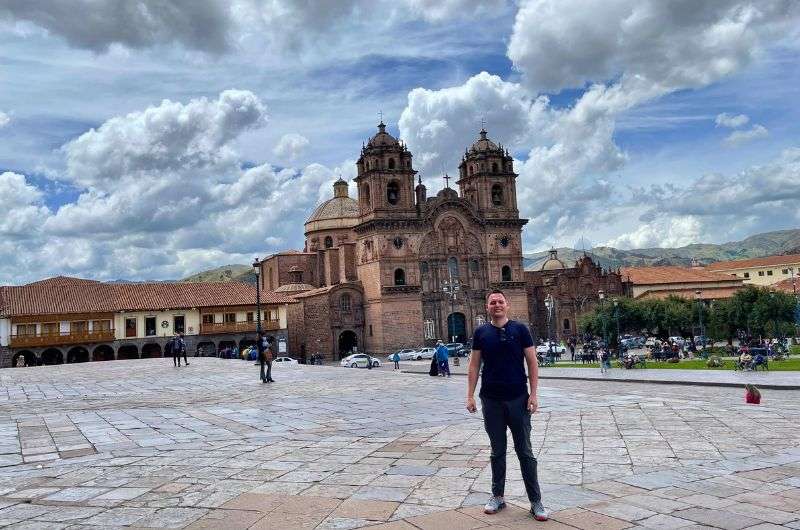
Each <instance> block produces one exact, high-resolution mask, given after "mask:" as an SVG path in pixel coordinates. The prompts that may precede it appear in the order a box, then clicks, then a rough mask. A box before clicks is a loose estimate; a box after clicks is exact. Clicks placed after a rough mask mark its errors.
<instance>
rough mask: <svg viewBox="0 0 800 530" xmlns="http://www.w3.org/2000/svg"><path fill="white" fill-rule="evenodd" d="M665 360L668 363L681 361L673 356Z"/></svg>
mask: <svg viewBox="0 0 800 530" xmlns="http://www.w3.org/2000/svg"><path fill="white" fill-rule="evenodd" d="M667 362H668V363H679V362H681V360H680V359H678V358H677V357H673V358H671V359H667Z"/></svg>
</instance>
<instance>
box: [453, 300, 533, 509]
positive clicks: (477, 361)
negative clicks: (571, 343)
mask: <svg viewBox="0 0 800 530" xmlns="http://www.w3.org/2000/svg"><path fill="white" fill-rule="evenodd" d="M509 307H510V306H509V304H508V299H507V298H506V296H505V294H504V293H503V291H500V290H498V289H495V290H493V291H491V292H490V293H489V296H488V297H487V299H486V312H487V313H488V314H489V316H490V318H491V322H487V323H486V324H483V325H482V326H480V327H478V328H477V329H476V330H475V333H474V335H473V340H472V353H471V355H470V360H469V372H468V377H467V399H466V406H467V410H468V411H469V412H475V411H477V410H478V407H477V406H476V404H475V396H474V394H475V387H476V386H477V385H478V373H479V371H480V370H481V363H482V364H483V372H482V379H481V391H480V395H479V397H480V399H481V404H482V408H483V425H484V428H485V429H486V434H487V435H488V436H489V443H490V445H491V455H490V457H489V460H490V462H491V467H492V497H491V498H490V499H489V501H488V502H487V503H486V505H485V506H484V508H483V511H484V513H487V514H494V513H497V512H498V511H500V510H502V509H503V508H505V506H506V503H505V498H504V490H505V483H506V431H507V430H508V429H510V430H511V437H512V438H513V440H514V451H515V452H516V454H517V458H518V459H519V464H520V471H521V472H522V481H523V483H524V484H525V491H526V492H527V494H528V500H529V501H530V503H531V509H530V511H531V514H532V515H533V517H534V518H535V519H536V520H537V521H546V520H547V518H548V515H547V511H546V510H545V508H544V506H543V505H542V492H541V489H540V488H539V479H538V476H537V472H536V458H535V457H534V456H533V450H532V449H531V415H532V414H533V413H534V412H536V409H537V408H538V407H539V402H538V398H537V387H538V384H539V366H538V364H537V362H536V348H535V347H534V345H533V338H532V337H531V334H530V332H529V331H528V328H527V327H526V326H525V325H524V324H521V323H519V322H516V321H514V320H509V318H508V310H509ZM525 365H527V368H528V374H527V380H528V385H529V386H528V385H526V374H525Z"/></svg>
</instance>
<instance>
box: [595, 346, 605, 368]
mask: <svg viewBox="0 0 800 530" xmlns="http://www.w3.org/2000/svg"><path fill="white" fill-rule="evenodd" d="M597 362H598V363H599V364H600V373H601V374H604V373H606V362H605V360H604V359H603V350H602V349H599V350H597Z"/></svg>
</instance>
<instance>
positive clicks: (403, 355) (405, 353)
mask: <svg viewBox="0 0 800 530" xmlns="http://www.w3.org/2000/svg"><path fill="white" fill-rule="evenodd" d="M416 352H417V350H416V349H415V348H406V349H404V350H399V351H396V352H395V353H396V354H397V356H398V357H400V360H401V361H411V360H413V359H416V357H415V355H414V354H415V353H416ZM392 357H394V353H393V354H391V355H389V356H388V357H387V358H386V360H388V361H389V362H393V361H392Z"/></svg>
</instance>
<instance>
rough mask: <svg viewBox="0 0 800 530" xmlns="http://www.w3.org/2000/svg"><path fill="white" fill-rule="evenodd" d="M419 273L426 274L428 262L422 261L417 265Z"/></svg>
mask: <svg viewBox="0 0 800 530" xmlns="http://www.w3.org/2000/svg"><path fill="white" fill-rule="evenodd" d="M419 271H420V272H421V273H422V274H428V262H427V261H423V262H422V263H420V264H419Z"/></svg>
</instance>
